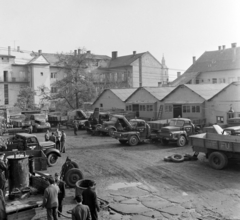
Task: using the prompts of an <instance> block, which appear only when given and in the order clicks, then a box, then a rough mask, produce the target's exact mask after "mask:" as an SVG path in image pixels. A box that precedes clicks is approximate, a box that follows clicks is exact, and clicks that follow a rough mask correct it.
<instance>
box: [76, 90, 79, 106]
mask: <svg viewBox="0 0 240 220" xmlns="http://www.w3.org/2000/svg"><path fill="white" fill-rule="evenodd" d="M78 107H79V105H78V93H76V109H78Z"/></svg>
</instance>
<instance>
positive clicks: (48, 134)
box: [44, 130, 50, 141]
mask: <svg viewBox="0 0 240 220" xmlns="http://www.w3.org/2000/svg"><path fill="white" fill-rule="evenodd" d="M44 137H45V141H49V138H50V133H49V130H47V132H46V134H45V136H44Z"/></svg>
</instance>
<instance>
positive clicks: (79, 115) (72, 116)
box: [66, 109, 92, 130]
mask: <svg viewBox="0 0 240 220" xmlns="http://www.w3.org/2000/svg"><path fill="white" fill-rule="evenodd" d="M91 113H92V112H85V111H83V110H82V109H75V110H73V111H69V112H68V114H67V118H68V119H67V122H66V125H67V127H73V126H74V123H75V122H77V124H78V129H79V130H80V129H83V128H84V124H85V122H86V121H87V120H88V118H89V116H90V114H91Z"/></svg>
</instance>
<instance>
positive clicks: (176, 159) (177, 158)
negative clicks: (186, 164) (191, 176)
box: [171, 154, 184, 163]
mask: <svg viewBox="0 0 240 220" xmlns="http://www.w3.org/2000/svg"><path fill="white" fill-rule="evenodd" d="M171 159H172V162H175V163H180V162H183V161H184V156H182V155H181V154H174V155H172V156H171Z"/></svg>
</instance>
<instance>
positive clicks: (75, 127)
mask: <svg viewBox="0 0 240 220" xmlns="http://www.w3.org/2000/svg"><path fill="white" fill-rule="evenodd" d="M77 130H78V124H77V121H74V134H75V135H77Z"/></svg>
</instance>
